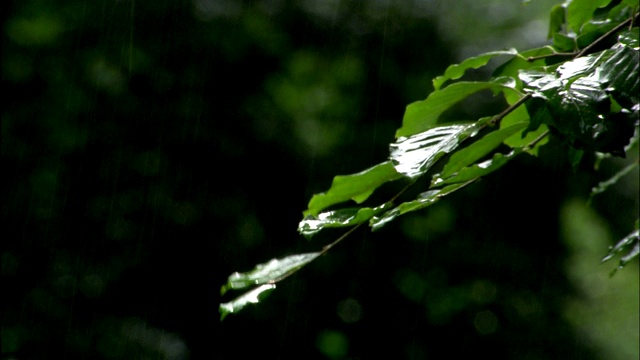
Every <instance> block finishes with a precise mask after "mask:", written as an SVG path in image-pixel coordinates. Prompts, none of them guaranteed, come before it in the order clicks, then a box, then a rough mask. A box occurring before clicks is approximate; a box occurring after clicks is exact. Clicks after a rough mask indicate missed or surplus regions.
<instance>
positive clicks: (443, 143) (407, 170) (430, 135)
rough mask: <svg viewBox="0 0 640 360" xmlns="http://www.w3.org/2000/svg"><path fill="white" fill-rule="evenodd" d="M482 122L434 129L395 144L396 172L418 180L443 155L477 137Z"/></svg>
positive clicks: (394, 161)
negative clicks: (474, 136) (466, 140)
mask: <svg viewBox="0 0 640 360" xmlns="http://www.w3.org/2000/svg"><path fill="white" fill-rule="evenodd" d="M480 123H481V122H480V121H479V122H477V123H471V124H463V125H448V126H438V127H434V128H431V129H429V130H427V131H424V132H422V133H419V134H416V135H413V136H410V137H408V138H400V139H398V141H397V142H395V143H393V144H391V146H390V150H391V161H392V162H393V166H394V167H395V168H396V171H397V172H399V173H400V174H403V175H404V176H407V177H409V178H412V179H415V178H417V177H419V176H421V175H423V174H424V173H426V172H427V171H429V169H430V168H431V166H433V164H435V163H436V161H438V159H440V158H441V157H442V156H443V155H445V154H448V153H449V152H451V151H453V150H454V149H456V148H457V147H458V146H459V145H460V143H461V142H462V141H464V140H465V139H467V138H469V137H471V136H473V135H475V134H476V133H477V132H478V131H479V130H480V128H481V126H482V125H481V124H480Z"/></svg>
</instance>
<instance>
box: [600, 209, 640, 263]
mask: <svg viewBox="0 0 640 360" xmlns="http://www.w3.org/2000/svg"><path fill="white" fill-rule="evenodd" d="M624 252H627V254H626V255H623V256H622V257H621V258H620V263H619V264H618V266H617V267H616V268H615V269H613V271H612V272H611V275H613V274H615V272H616V271H617V270H619V269H622V268H624V267H625V265H627V264H628V263H629V261H631V260H632V259H634V258H637V257H638V255H640V230H639V229H638V222H636V229H635V230H634V231H633V232H631V233H630V234H629V235H627V236H625V237H624V238H623V239H622V240H620V241H619V242H618V243H617V244H616V245H615V246H613V247H611V248H609V253H608V254H607V255H605V257H603V258H602V260H601V262H606V261H609V260H611V259H612V258H613V257H615V256H616V255H617V254H619V253H624Z"/></svg>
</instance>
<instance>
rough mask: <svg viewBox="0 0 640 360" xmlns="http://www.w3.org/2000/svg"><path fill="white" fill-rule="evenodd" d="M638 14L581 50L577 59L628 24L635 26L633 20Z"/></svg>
mask: <svg viewBox="0 0 640 360" xmlns="http://www.w3.org/2000/svg"><path fill="white" fill-rule="evenodd" d="M638 14H639V13H635V14H634V15H633V16H632V17H631V18H629V19H627V20H625V21H623V22H621V23H620V24H618V25H616V27H614V28H613V29H611V30H609V31H607V32H606V33H605V34H604V35H602V36H600V37H599V38H597V39H596V40H595V41H594V42H592V43H591V44H589V45H587V47H585V48H584V49H582V50H580V52H579V53H578V55H576V58H579V57H581V56H582V55H584V54H585V53H586V52H587V51H589V50H591V48H593V47H594V46H596V45H597V44H598V43H599V42H600V41H602V40H604V39H606V38H607V37H608V36H609V35H611V34H613V33H615V32H616V31H618V30H620V29H622V28H623V27H625V26H627V23H631V24H633V19H635V18H636V17H637V16H638Z"/></svg>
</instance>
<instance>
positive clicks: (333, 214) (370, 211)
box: [298, 204, 391, 238]
mask: <svg viewBox="0 0 640 360" xmlns="http://www.w3.org/2000/svg"><path fill="white" fill-rule="evenodd" d="M390 206H391V204H382V205H380V206H377V207H375V208H368V207H364V208H347V209H340V210H335V211H326V212H322V213H320V214H318V215H316V216H313V215H307V216H306V217H305V218H304V219H303V220H302V221H300V224H299V225H298V232H299V233H300V234H302V235H304V236H306V237H307V238H310V237H311V236H312V235H315V234H316V233H318V232H319V231H320V230H322V229H325V228H338V227H347V226H353V225H358V224H361V223H364V222H367V221H369V219H371V218H372V217H373V216H374V215H376V214H379V213H380V212H382V211H385V210H387V209H388V208H389V207H390Z"/></svg>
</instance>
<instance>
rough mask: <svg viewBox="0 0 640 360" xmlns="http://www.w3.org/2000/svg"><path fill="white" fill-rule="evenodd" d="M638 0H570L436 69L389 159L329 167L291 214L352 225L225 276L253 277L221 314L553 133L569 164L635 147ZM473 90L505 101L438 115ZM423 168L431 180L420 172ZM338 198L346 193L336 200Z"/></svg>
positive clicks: (629, 248) (309, 223)
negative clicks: (316, 246) (541, 41)
mask: <svg viewBox="0 0 640 360" xmlns="http://www.w3.org/2000/svg"><path fill="white" fill-rule="evenodd" d="M638 8H639V7H638V5H637V2H636V1H632V0H623V1H622V2H620V1H618V2H612V1H610V0H595V1H594V0H571V1H566V2H565V3H564V4H562V5H558V6H555V7H554V8H553V9H552V11H551V15H550V25H549V32H548V36H549V38H550V44H549V45H546V46H543V47H538V48H534V49H530V50H525V51H521V52H518V51H516V50H515V49H509V50H501V51H494V52H488V53H484V54H481V55H478V56H475V57H471V58H468V59H466V60H464V61H462V62H460V63H459V64H454V65H451V66H449V67H448V68H447V69H446V70H445V72H444V73H443V74H442V75H441V76H438V77H436V78H435V79H433V87H434V89H435V90H434V91H433V92H432V93H431V94H430V95H429V96H428V97H427V98H426V99H425V100H422V101H417V102H414V103H411V104H409V105H408V106H407V107H406V110H405V112H404V116H403V118H402V123H401V126H400V127H399V128H398V129H397V131H396V133H395V138H396V140H395V141H394V142H392V143H391V144H390V145H389V151H390V153H389V157H388V159H386V161H384V162H382V163H380V164H378V165H375V166H373V167H370V168H368V169H366V170H364V171H362V172H359V173H356V174H352V175H338V176H335V177H334V179H333V182H332V184H331V187H330V188H329V189H328V190H327V191H326V192H323V193H320V194H316V195H314V196H313V197H312V198H311V200H310V202H309V204H308V209H307V210H305V211H304V213H303V219H302V220H301V221H300V223H299V224H298V232H299V233H300V234H302V235H303V236H305V237H307V238H309V237H311V236H313V235H315V234H317V233H318V232H320V231H322V230H324V229H329V228H348V230H346V231H345V232H344V233H343V234H342V235H341V236H339V237H338V238H337V239H336V240H334V241H333V242H331V243H329V244H328V245H325V246H323V247H322V248H321V249H322V250H321V251H318V252H311V253H306V254H299V255H292V256H288V257H285V258H282V259H273V260H271V261H269V262H267V263H264V264H261V265H258V266H256V268H255V269H254V270H252V271H250V272H247V273H234V274H232V275H231V276H229V279H228V281H227V284H225V285H224V286H223V287H222V293H223V294H224V293H225V292H227V291H228V290H231V289H246V288H252V287H255V288H253V289H252V290H250V291H249V292H247V293H245V294H244V295H241V296H240V297H238V298H236V299H235V300H233V301H231V302H228V303H224V304H221V305H220V312H221V314H222V315H221V316H222V317H224V316H226V315H227V314H230V313H235V312H237V311H239V310H241V309H242V308H244V307H245V306H246V305H247V304H250V303H257V302H258V301H259V300H260V296H262V294H263V293H266V292H268V291H269V290H272V289H274V288H275V285H274V284H275V283H276V282H278V281H280V280H282V279H284V278H286V277H288V276H289V275H291V274H293V273H295V272H296V271H298V270H300V269H301V268H303V267H304V266H306V265H307V264H309V263H310V262H312V261H313V260H315V259H316V258H318V257H319V256H320V255H321V254H324V253H327V252H328V251H329V250H330V249H332V248H334V246H335V245H336V244H338V243H340V242H341V241H343V240H344V239H345V238H346V237H347V236H348V235H350V234H351V233H352V232H353V231H355V230H356V229H358V228H362V227H364V226H363V225H369V227H370V228H371V230H374V231H375V230H378V229H380V228H382V227H384V226H385V225H386V224H388V223H390V222H392V221H394V220H395V219H396V218H398V217H399V216H401V215H404V214H407V213H411V212H414V211H418V210H422V209H424V208H426V207H429V206H432V205H434V204H435V203H437V202H438V201H440V200H441V199H443V198H445V197H447V196H449V195H451V194H453V193H455V192H457V191H459V190H461V189H463V188H465V187H467V186H469V185H471V184H473V183H474V182H476V181H478V180H480V179H482V178H485V177H487V176H488V175H490V174H492V173H494V172H496V171H497V170H499V169H501V168H502V167H503V166H505V165H507V164H508V163H509V162H510V161H513V160H514V159H516V158H517V157H518V156H530V155H535V156H537V155H538V150H539V149H540V148H541V147H543V146H545V144H546V143H547V141H548V139H549V138H550V137H554V138H555V139H556V140H557V141H559V142H561V143H562V145H563V146H565V148H566V149H567V150H566V158H567V159H568V160H567V161H566V164H565V165H566V168H567V171H570V170H571V169H572V168H573V169H575V168H577V166H578V165H579V164H580V161H581V160H582V159H583V158H586V156H584V155H585V154H588V153H591V154H594V157H595V158H596V159H597V161H596V163H595V165H596V166H595V167H596V168H597V166H598V163H599V161H602V159H605V158H608V157H611V156H620V157H624V156H626V155H635V157H636V158H637V154H633V152H632V151H630V149H632V148H634V149H635V147H632V144H634V141H636V142H637V139H638V133H639V130H638V128H639V125H640V120H639V114H640V95H638V94H639V93H640V81H639V79H638V70H639V63H640V60H639V58H640V57H639V54H640V46H639V40H638V38H639V35H638V34H639V33H638V27H637V26H636V24H637V22H638V16H639V13H638ZM499 56H508V57H511V58H507V59H506V61H505V62H504V63H503V64H502V65H500V66H498V67H497V68H496V69H495V70H494V71H493V75H492V76H493V77H491V78H489V79H488V80H487V81H461V80H460V79H462V78H463V76H464V75H465V73H466V72H467V71H468V70H470V69H479V68H482V67H484V66H487V65H488V64H489V62H490V61H491V60H492V59H494V58H496V57H499ZM480 91H491V92H492V93H493V95H494V96H495V97H496V98H497V100H498V101H503V106H504V108H503V110H502V111H501V112H499V113H498V114H496V115H494V116H490V117H486V116H484V117H482V116H478V117H477V118H475V119H470V120H468V119H464V120H462V119H460V121H449V120H447V121H444V120H443V114H445V113H446V112H447V111H449V110H450V109H452V108H453V107H455V106H456V105H458V104H459V103H460V102H461V101H463V100H465V99H468V98H469V97H470V96H472V95H474V94H476V93H478V92H480ZM504 103H506V105H504ZM436 165H437V166H436ZM637 166H638V162H637V160H636V161H635V162H633V163H631V164H630V165H628V166H627V167H625V168H624V169H622V170H620V171H619V172H618V173H616V174H615V175H614V176H613V177H612V178H610V179H609V180H607V181H603V182H601V183H600V184H598V185H597V186H595V187H594V188H593V191H592V194H591V197H593V196H594V195H596V194H599V193H602V192H603V191H605V190H607V189H608V188H610V187H611V186H612V185H613V184H615V183H616V182H618V181H619V180H620V179H621V178H622V177H624V176H625V175H627V174H629V173H630V172H631V171H632V170H633V169H635V168H637ZM437 171H439V173H437ZM523 176H526V174H525V175H523ZM423 177H430V181H428V182H425V181H419V180H420V179H421V178H423ZM401 179H405V181H398V183H401V184H404V188H402V190H400V191H399V192H397V193H396V194H395V195H394V196H393V197H391V198H390V199H388V201H386V202H383V203H382V204H381V203H378V204H374V205H373V206H372V205H364V204H363V203H364V202H365V201H367V200H369V198H370V196H371V195H372V194H373V193H374V192H375V191H376V190H377V189H379V188H380V187H381V186H383V185H385V184H387V183H388V182H392V181H396V180H401ZM411 187H422V188H421V189H420V190H419V191H418V192H417V193H419V195H417V196H413V197H410V196H408V195H407V194H408V193H412V192H408V191H406V190H407V189H409V188H411ZM413 193H414V194H415V193H416V192H413ZM351 201H353V202H355V206H354V204H353V203H351ZM369 201H370V200H369ZM344 203H349V204H347V206H346V207H342V208H341V206H343V205H345V204H344ZM360 204H363V205H360ZM507 210H508V209H507ZM638 227H639V226H638V222H636V225H635V230H634V231H633V232H631V233H630V234H629V235H628V236H626V237H625V238H624V239H622V240H621V241H619V242H618V243H617V244H616V245H615V246H613V247H612V248H611V249H609V253H608V254H607V255H606V256H605V257H604V258H603V259H602V261H603V262H604V261H608V260H610V259H612V258H613V257H614V256H616V255H618V254H623V255H622V256H621V258H620V265H619V266H618V267H617V268H616V269H618V268H621V267H623V266H624V265H625V264H627V263H628V262H629V261H631V260H632V259H635V258H637V257H638V255H639V252H640V244H639V237H640V234H639V232H638Z"/></svg>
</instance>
